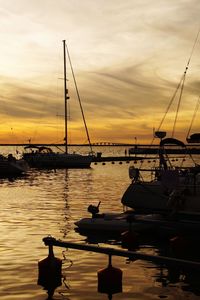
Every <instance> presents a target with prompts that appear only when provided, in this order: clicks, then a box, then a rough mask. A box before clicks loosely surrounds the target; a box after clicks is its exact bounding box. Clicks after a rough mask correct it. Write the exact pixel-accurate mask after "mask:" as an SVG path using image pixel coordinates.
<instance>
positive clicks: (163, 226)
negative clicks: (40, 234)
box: [75, 205, 200, 239]
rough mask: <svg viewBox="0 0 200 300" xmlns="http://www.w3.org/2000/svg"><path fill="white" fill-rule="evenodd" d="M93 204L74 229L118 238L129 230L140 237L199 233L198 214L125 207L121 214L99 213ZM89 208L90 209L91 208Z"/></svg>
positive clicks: (98, 235) (81, 232)
mask: <svg viewBox="0 0 200 300" xmlns="http://www.w3.org/2000/svg"><path fill="white" fill-rule="evenodd" d="M96 208H97V207H96V206H94V205H90V206H89V207H88V211H89V212H91V213H92V216H90V217H84V218H82V219H80V220H78V221H76V222H75V226H76V227H75V231H76V232H79V233H80V234H82V235H85V236H93V237H94V236H95V237H100V236H103V237H104V238H105V237H108V236H109V237H111V236H112V237H114V236H115V237H117V238H118V239H119V237H120V236H121V237H122V235H123V233H126V232H129V233H133V234H140V235H141V236H144V235H146V236H148V235H149V236H150V235H153V236H156V235H158V236H159V237H161V236H163V237H164V236H174V235H176V234H183V233H184V234H186V235H188V234H189V235H191V233H192V234H196V233H199V232H200V214H198V213H197V214H196V216H194V215H193V216H192V217H191V215H190V214H187V213H184V214H179V215H178V216H177V215H176V216H175V215H174V214H168V213H167V214H166V213H138V212H137V211H134V210H130V209H129V210H127V211H123V212H121V213H114V212H111V213H99V211H97V210H96ZM91 210H92V211H91Z"/></svg>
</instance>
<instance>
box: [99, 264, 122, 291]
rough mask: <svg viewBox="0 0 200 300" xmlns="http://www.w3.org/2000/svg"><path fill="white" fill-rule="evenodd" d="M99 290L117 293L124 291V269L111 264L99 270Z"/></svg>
mask: <svg viewBox="0 0 200 300" xmlns="http://www.w3.org/2000/svg"><path fill="white" fill-rule="evenodd" d="M97 276H98V292H99V293H106V294H116V293H121V292H122V270H120V269H119V268H115V267H113V266H112V265H109V266H108V267H107V268H105V269H102V270H99V271H98V272H97Z"/></svg>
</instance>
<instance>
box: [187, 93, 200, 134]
mask: <svg viewBox="0 0 200 300" xmlns="http://www.w3.org/2000/svg"><path fill="white" fill-rule="evenodd" d="M199 105H200V96H199V97H198V99H197V103H196V107H195V110H194V113H193V117H192V121H191V124H190V127H189V129H188V133H187V136H186V138H188V136H189V134H190V131H191V128H192V125H193V122H194V119H195V117H196V114H197V111H198V109H199Z"/></svg>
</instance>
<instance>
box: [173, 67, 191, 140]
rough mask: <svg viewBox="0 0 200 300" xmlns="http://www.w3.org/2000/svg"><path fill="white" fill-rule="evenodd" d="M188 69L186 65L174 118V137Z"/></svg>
mask: <svg viewBox="0 0 200 300" xmlns="http://www.w3.org/2000/svg"><path fill="white" fill-rule="evenodd" d="M187 69H188V68H187V67H186V70H185V72H184V76H183V83H182V85H181V91H180V95H179V99H178V105H177V109H176V116H175V119H174V126H173V130H172V137H174V132H175V127H176V121H177V118H178V112H179V108H180V105H181V99H182V95H183V88H184V83H185V77H186V72H187Z"/></svg>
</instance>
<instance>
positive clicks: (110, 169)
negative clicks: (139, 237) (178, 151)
mask: <svg viewBox="0 0 200 300" xmlns="http://www.w3.org/2000/svg"><path fill="white" fill-rule="evenodd" d="M11 150H12V151H15V149H14V148H10V149H9V151H11ZM101 150H103V153H104V154H106V152H107V153H108V154H111V153H113V151H114V152H115V154H116V153H117V154H124V148H118V147H116V148H114V147H113V148H112V147H111V148H107V147H106V148H105V149H103V148H102V149H101ZM6 151H8V149H6V148H4V149H3V148H2V152H4V153H6ZM98 151H99V150H98ZM146 164H147V163H146ZM128 167H129V165H128V164H126V163H123V164H119V163H115V164H114V165H113V164H111V163H107V164H106V165H102V164H97V165H92V168H91V169H85V170H76V169H75V170H73V169H72V170H70V169H69V170H57V171H56V172H55V171H45V170H44V171H41V170H30V171H29V173H28V175H27V176H26V177H23V178H19V179H16V180H14V181H9V180H7V179H1V180H0V191H1V192H0V229H1V231H0V233H1V234H0V254H1V255H0V274H1V275H0V299H1V300H15V299H17V300H22V299H26V300H30V299H31V300H44V299H47V295H46V292H45V291H44V290H43V289H42V287H41V286H39V285H37V276H38V269H37V264H38V260H40V259H43V258H45V257H46V256H47V253H48V249H47V247H45V245H44V244H43V242H42V238H43V237H45V236H47V235H52V236H54V237H56V238H57V239H62V240H66V241H71V242H81V243H87V242H88V240H87V237H85V236H81V235H79V233H77V232H75V231H74V222H75V221H76V220H79V219H80V218H82V217H84V216H88V213H87V207H88V205H89V204H94V205H96V204H98V202H99V201H101V207H100V209H101V211H102V212H103V211H122V207H121V203H120V199H121V196H122V194H123V192H124V191H125V189H126V187H127V185H128V184H129V178H128ZM89 242H90V243H95V242H97V241H95V240H92V239H91V240H90V241H89ZM99 245H100V246H108V245H106V244H105V242H103V241H99ZM112 247H116V248H120V249H121V246H120V245H112ZM62 251H63V249H61V248H57V247H54V253H55V255H56V256H57V257H59V258H63V253H62ZM138 251H142V252H145V253H149V254H158V253H159V251H160V249H159V248H158V247H157V246H155V244H151V243H149V242H148V241H144V242H143V244H142V245H141V246H140V249H139V250H138ZM64 256H65V263H64V265H63V274H64V275H65V276H66V283H67V285H68V287H69V288H66V287H65V285H64V284H63V285H62V287H59V288H58V289H57V290H56V292H55V295H54V299H57V300H59V299H69V300H75V299H77V300H78V299H85V300H86V299H87V300H89V299H91V300H92V299H108V297H107V295H106V294H100V293H98V292H97V271H98V270H99V269H101V268H104V267H106V266H107V257H106V256H105V255H103V254H97V253H90V252H83V251H78V250H72V249H71V250H70V249H69V250H68V251H67V250H66V251H65V253H64ZM70 261H72V262H73V264H72V265H71V263H70ZM113 266H116V267H118V268H121V269H122V271H123V293H119V294H115V295H113V299H139V300H145V299H160V298H166V299H176V300H179V299H191V300H195V299H199V291H197V290H196V289H195V288H196V285H199V282H198V278H197V277H196V276H194V278H192V279H191V278H186V277H184V278H182V280H179V281H178V282H170V280H169V278H168V277H167V276H168V275H167V274H168V270H166V269H162V268H160V267H159V266H156V265H154V264H153V263H149V262H145V261H140V260H137V261H135V262H129V261H127V259H125V258H122V257H114V258H113ZM190 276H192V274H190ZM188 277H189V275H188ZM167 278H168V279H167ZM195 280H196V282H195ZM195 284H196V285H195ZM193 285H194V286H193Z"/></svg>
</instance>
